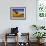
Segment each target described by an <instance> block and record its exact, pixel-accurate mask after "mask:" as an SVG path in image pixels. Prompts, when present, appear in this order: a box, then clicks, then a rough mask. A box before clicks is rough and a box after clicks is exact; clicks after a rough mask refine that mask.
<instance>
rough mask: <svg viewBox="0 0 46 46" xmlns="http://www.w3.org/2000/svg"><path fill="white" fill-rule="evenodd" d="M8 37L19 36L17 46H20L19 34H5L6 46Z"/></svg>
mask: <svg viewBox="0 0 46 46" xmlns="http://www.w3.org/2000/svg"><path fill="white" fill-rule="evenodd" d="M7 36H9V37H10V36H17V44H16V45H15V46H18V34H9V33H6V34H5V46H7V38H8V37H7Z"/></svg>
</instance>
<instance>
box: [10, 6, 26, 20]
mask: <svg viewBox="0 0 46 46" xmlns="http://www.w3.org/2000/svg"><path fill="white" fill-rule="evenodd" d="M10 19H11V20H23V19H26V7H11V8H10Z"/></svg>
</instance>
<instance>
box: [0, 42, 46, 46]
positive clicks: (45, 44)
mask: <svg viewBox="0 0 46 46" xmlns="http://www.w3.org/2000/svg"><path fill="white" fill-rule="evenodd" d="M0 46H5V45H4V42H2V43H1V42H0ZM7 46H16V44H15V42H14V43H12V42H10V43H8V45H7ZM21 46H22V45H21ZM24 46H25V45H24ZM30 46H37V43H33V42H32V43H30ZM41 46H46V43H44V45H41Z"/></svg>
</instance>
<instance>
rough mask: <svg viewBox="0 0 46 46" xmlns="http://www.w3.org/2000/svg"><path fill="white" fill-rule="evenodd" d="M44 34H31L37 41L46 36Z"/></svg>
mask: <svg viewBox="0 0 46 46" xmlns="http://www.w3.org/2000/svg"><path fill="white" fill-rule="evenodd" d="M45 34H46V33H45V32H35V33H34V34H33V35H34V36H35V37H36V38H37V41H38V43H40V40H41V39H42V38H43V37H44V36H46V35H45ZM44 38H45V37H44Z"/></svg>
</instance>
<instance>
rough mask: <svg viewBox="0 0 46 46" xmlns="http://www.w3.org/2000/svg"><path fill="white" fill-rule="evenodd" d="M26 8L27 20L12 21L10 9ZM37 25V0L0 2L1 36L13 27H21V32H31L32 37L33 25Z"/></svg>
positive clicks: (5, 0) (0, 0) (6, 0)
mask: <svg viewBox="0 0 46 46" xmlns="http://www.w3.org/2000/svg"><path fill="white" fill-rule="evenodd" d="M21 6H24V7H26V20H10V7H21ZM32 24H36V0H0V34H3V33H5V32H9V30H8V31H6V30H7V29H9V28H11V27H16V26H17V27H19V32H25V33H26V32H29V33H30V37H32V33H33V32H35V31H32V29H31V27H30V26H31V25H32Z"/></svg>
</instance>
